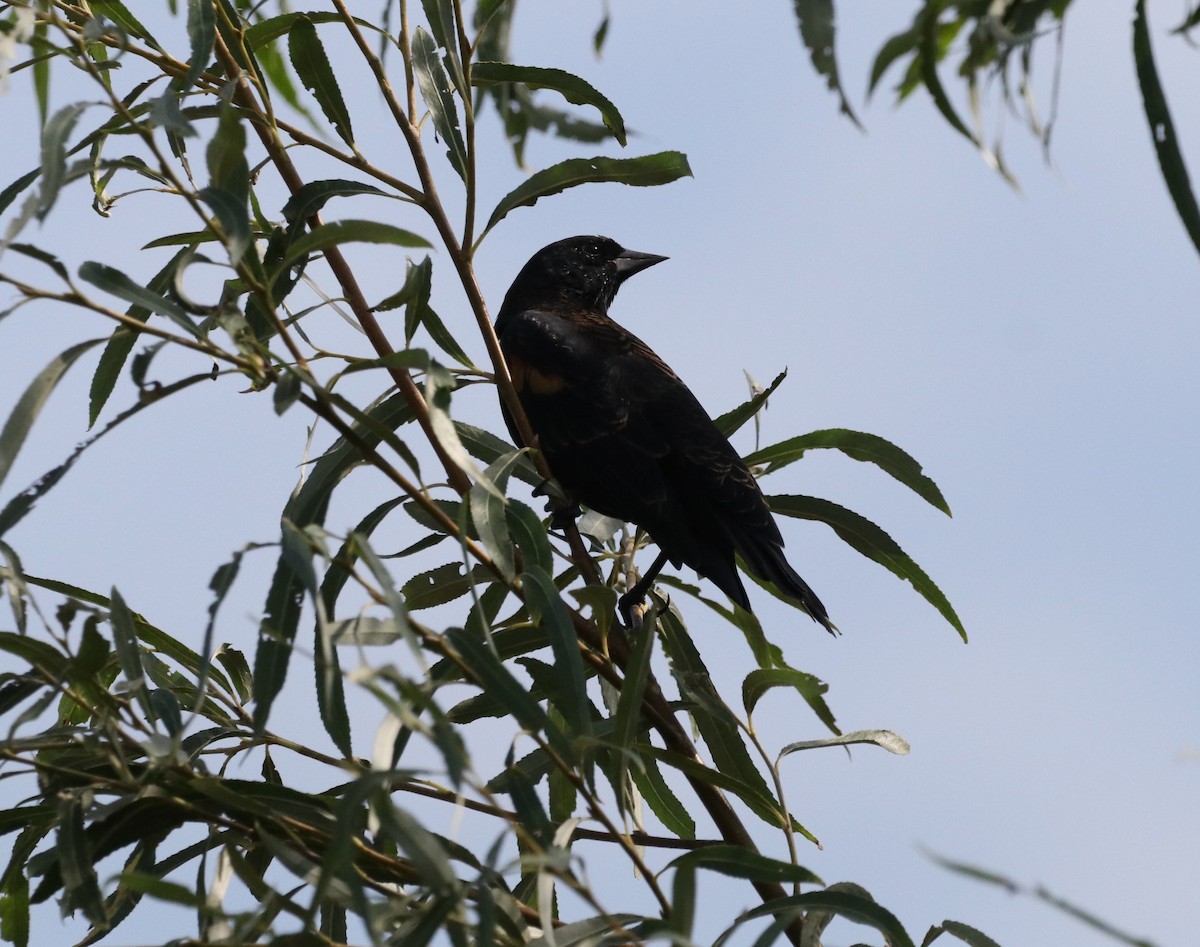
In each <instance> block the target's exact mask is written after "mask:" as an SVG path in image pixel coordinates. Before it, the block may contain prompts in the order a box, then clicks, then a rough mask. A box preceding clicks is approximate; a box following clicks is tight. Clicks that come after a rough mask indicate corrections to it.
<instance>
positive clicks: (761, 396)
mask: <svg viewBox="0 0 1200 947" xmlns="http://www.w3.org/2000/svg"><path fill="white" fill-rule="evenodd" d="M785 378H787V369H786V368H785V369H784V370H783V371H781V372H780V373H779V374H778V375H776V376H775V380H774V381H773V382H771V384H769V385H767V387H766V388H764V389H763V390H762V391H760V392H758V393H757V394H756V395H754V397H753V398H751V399H750V400H749V401H746V402H744V403H743V404H740V405H738V406H737V407H736V408H734V409H733V410H732V411H726V412H725V413H724V414H722V415H721V416H720V417H719V418H714V419H713V423H714V424H716V426H717V427H718V429H720V431H721V433H722V434H724V435H725V436H726V437H732V436H733V435H734V433H735V432H736V431H737V430H738V429H739V428H741V426H742V425H743V424H745V423H746V422H747V421H749V420H750V419H751V418H752V417H754V416H755V415H756V414H758V412H759V411H761V410H762V409H763V408H764V407H765V406H766V404H767V399H768V398H770V397H771V395H773V394H774V393H775V389H776V388H778V387H779V386H780V385H782V384H783V380H784V379H785Z"/></svg>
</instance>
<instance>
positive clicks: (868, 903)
mask: <svg viewBox="0 0 1200 947" xmlns="http://www.w3.org/2000/svg"><path fill="white" fill-rule="evenodd" d="M796 910H801V911H829V912H831V913H833V914H837V915H838V916H840V917H844V918H846V919H847V920H849V921H854V922H855V923H856V924H864V925H866V926H868V927H873V928H875V929H876V930H878V931H880V932H881V933H883V934H884V936H886V937H887V939H888V943H889V944H891V945H892V947H916V945H915V944H913V941H912V938H911V937H909V936H908V933H907V932H906V931H905V930H904V927H903V925H901V923H900V921H899V920H898V919H897V918H896V916H895V915H894V914H892V913H891V912H890V911H888V910H887V909H885V908H882V907H880V906H879V905H878V904H876V903H875V902H874V901H872V900H871V899H870V898H869V897H864V896H863V895H856V894H850V893H848V892H845V891H831V890H826V891H811V892H809V893H807V894H796V895H791V896H790V897H786V898H776V899H774V900H773V901H768V902H766V903H765V904H761V905H759V906H758V907H756V908H752V909H751V910H749V911H746V912H745V913H743V914H740V915H739V916H738V919H737V923H738V924H742V923H744V922H746V921H751V920H755V919H756V918H760V917H771V916H772V915H777V914H785V913H789V912H794V911H796ZM723 941H724V938H722V940H721V941H720V942H723Z"/></svg>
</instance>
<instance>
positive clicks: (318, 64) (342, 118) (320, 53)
mask: <svg viewBox="0 0 1200 947" xmlns="http://www.w3.org/2000/svg"><path fill="white" fill-rule="evenodd" d="M288 55H289V56H290V57H291V60H292V68H293V69H295V70H296V75H297V76H299V77H300V81H301V82H302V83H303V84H304V88H306V89H308V91H309V92H311V93H312V94H313V98H315V99H316V100H317V104H318V105H319V106H321V111H322V112H324V113H325V118H327V119H328V120H329V123H330V124H331V125H333V127H334V129H335V130H336V131H337V133H338V135H340V136H341V138H342V141H344V142H346V144H348V145H350V146H352V147H353V145H354V128H353V126H352V125H351V124H350V112H349V110H348V109H347V108H346V102H345V100H344V99H343V98H342V90H341V88H340V87H339V86H338V81H337V77H336V76H335V75H334V72H333V66H331V65H330V63H329V57H328V56H327V55H326V53H325V47H324V46H323V45H322V44H321V38H320V37H319V36H318V35H317V28H316V26H314V25H313V21H312V20H311V19H309V17H307V16H299V17H297V18H296V21H295V22H294V23H293V24H292V26H291V29H290V30H288Z"/></svg>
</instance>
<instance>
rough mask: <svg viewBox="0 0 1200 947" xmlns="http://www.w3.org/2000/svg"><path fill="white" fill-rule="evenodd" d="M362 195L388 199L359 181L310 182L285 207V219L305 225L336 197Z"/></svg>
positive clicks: (291, 222) (331, 180)
mask: <svg viewBox="0 0 1200 947" xmlns="http://www.w3.org/2000/svg"><path fill="white" fill-rule="evenodd" d="M360 194H374V195H376V196H379V197H386V196H387V192H385V191H381V190H380V189H379V188H377V187H375V186H374V185H371V184H364V183H362V182H359V181H346V180H341V179H338V178H333V179H329V180H322V181H309V182H308V183H307V184H304V185H302V186H301V187H300V188H299V190H297V191H296V192H295V193H294V194H293V195H292V196H291V197H290V198H289V199H288V202H287V203H286V204H284V205H283V219H284V220H286V221H287V222H288V223H289V224H293V225H294V224H303V223H305V222H307V221H308V219H309V218H310V217H312V216H313V215H314V214H317V213H319V212H320V211H321V209H322V208H323V207H324V206H325V205H326V204H327V203H328V202H329V201H330V200H331V199H332V198H334V197H356V196H358V195H360Z"/></svg>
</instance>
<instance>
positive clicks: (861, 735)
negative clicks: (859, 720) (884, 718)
mask: <svg viewBox="0 0 1200 947" xmlns="http://www.w3.org/2000/svg"><path fill="white" fill-rule="evenodd" d="M855 743H871V744H874V745H875V746H881V747H883V748H884V749H885V750H887V751H888V752H889V753H895V754H896V755H897V756H905V755H907V754H908V751H909V749H910V747H909V745H908V741H907V740H905V739H904V738H903V737H899V736H897V735H896V734H894V733H892V731H891V730H855V731H854V732H853V733H846V734H843V735H841V736H837V737H830V738H828V739H825V740H801V741H800V742H798V743H789V744H788V745H787V746H785V747H784V748H783V749H782V750H780V751H779V759H783V758H784V757H785V756H790V755H791V754H792V753H797V752H799V751H800V750H815V749H823V748H825V747H829V746H851V745H852V744H855Z"/></svg>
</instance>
